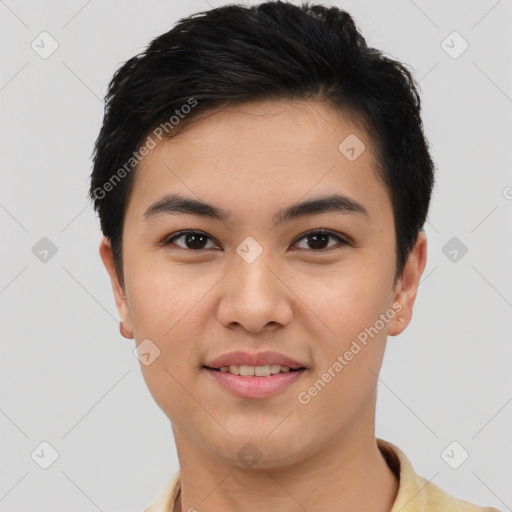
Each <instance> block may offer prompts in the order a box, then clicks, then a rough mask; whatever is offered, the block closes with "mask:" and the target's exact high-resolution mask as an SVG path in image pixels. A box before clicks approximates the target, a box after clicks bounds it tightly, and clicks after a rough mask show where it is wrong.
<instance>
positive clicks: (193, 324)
mask: <svg viewBox="0 0 512 512" xmlns="http://www.w3.org/2000/svg"><path fill="white" fill-rule="evenodd" d="M433 174H434V165H433V162H432V160H431V157H430V155H429V151H428V144H427V142H426V140H425V137H424V134H423V129H422V123H421V119H420V99H419V96H418V93H417V89H416V85H415V83H414V80H413V78H412V77H411V74H410V73H409V71H408V70H407V69H406V68H405V67H404V66H403V65H401V64H400V63H398V62H396V61H393V60H392V59H389V58H387V57H385V56H384V55H383V54H381V53H380V52H379V51H378V50H375V49H373V48H369V47H367V46H366V43H365V40H364V39H363V37H362V36H361V34H360V33H359V32H358V31H357V29H356V27H355V25H354V22H353V20H352V18H351V17H350V16H349V15H348V14H347V13H346V12H344V11H341V10H339V9H337V8H334V7H331V8H326V7H322V6H310V5H303V6H302V7H297V6H294V5H292V4H289V3H283V2H269V3H264V4H261V5H259V6H256V7H250V8H244V7H240V6H227V7H223V8H219V9H214V10H211V11H209V12H206V13H200V14H199V15H196V16H192V17H190V18H188V19H184V20H180V22H179V23H178V24H177V25H176V27H175V28H173V29H172V30H171V31H169V32H167V33H166V34H163V35H161V36H160V37H158V38H156V39H155V40H154V41H153V42H152V43H151V44H150V45H149V47H148V48H147V50H146V51H145V52H144V53H143V54H141V55H138V56H135V57H133V58H132V59H130V60H129V61H128V62H126V63H125V64H124V65H123V66H122V67H121V68H120V69H119V70H118V71H117V72H116V74H115V76H114V78H113V80H112V83H111V85H110V89H109V92H108V95H107V105H106V110H105V118H104V122H103V126H102V129H101V132H100V135H99V137H98V140H97V142H96V148H95V155H94V170H93V173H92V179H91V189H90V198H91V199H92V200H93V202H94V206H95V208H96V210H97V211H98V213H99V217H100V221H101V228H102V231H103V234H104V238H103V239H102V242H101V244H100V254H101V257H102V259H103V262H104V264H105V266H106V268H107V270H108V272H109V275H110V278H111V282H112V288H113V292H114V296H115V300H116V305H117V308H118V311H119V315H120V318H121V333H122V334H123V336H125V337H126V338H128V339H132V338H134V339H135V340H136V344H137V348H138V353H139V358H140V360H141V363H142V364H141V369H142V372H143V375H144V379H145V381H146V383H147V385H148V387H149V389H150V391H151V393H152V396H153V397H154V399H155V401H156V402H157V403H158V405H159V406H160V407H161V409H162V411H163V412H164V413H165V414H166V415H167V417H168V418H169V420H170V422H171V426H172V430H173V433H174V437H175V441H176V446H177V452H178V458H179V464H180V470H179V471H178V472H177V473H176V474H175V475H174V476H173V477H172V479H171V480H170V481H169V483H168V485H167V486H166V488H165V489H164V490H163V491H162V493H161V495H159V496H158V497H157V498H156V500H154V501H153V503H152V504H151V505H150V506H149V507H148V508H147V509H146V510H147V511H149V512H163V511H166V512H170V511H180V512H184V511H195V510H198V511H201V510H208V511H209V512H227V511H237V512H240V511H244V512H252V511H258V512H260V511H262V510H265V511H270V510H280V511H282V512H288V511H289V512H291V511H296V510H307V511H308V512H319V511H325V510H328V511H330V512H331V511H332V512H348V511H361V510H364V511H370V510H371V511H373V512H389V511H392V512H398V511H401V510H403V511H405V512H412V511H430V510H432V511H433V510H435V511H445V512H448V511H483V510H494V509H490V508H480V507H477V506H475V505H471V504H470V503H468V502H466V501H463V500H459V499H455V498H452V497H450V496H449V495H448V494H446V493H445V492H444V491H443V490H441V489H440V488H438V487H437V486H435V485H433V484H431V483H428V482H427V481H426V480H424V479H423V478H421V477H420V476H418V475H416V474H415V472H414V470H413V468H412V466H411V464H410V462H409V461H408V460H407V458H406V456H405V455H404V454H403V452H401V451H400V450H399V449H398V448H397V447H396V446H394V445H392V444H390V443H388V442H386V441H383V440H381V439H376V437H375V407H376V389H377V376H378V373H379V369H380V367H381V363H382V359H383V356H384V350H385V345H386V338H387V336H388V335H390V336H395V335H397V334H400V333H401V332H402V331H403V330H404V329H405V328H406V327H407V325H408V324H409V322H410V320H411V316H412V310H413V303H414V300H415V298H416V292H417V288H418V285H419V281H420V278H421V275H422V273H423V270H424V268H425V263H426V238H425V234H424V232H423V230H422V227H423V224H424V222H425V219H426V215H427V212H428V206H429V201H430V195H431V191H432V187H433V182H434V177H433Z"/></svg>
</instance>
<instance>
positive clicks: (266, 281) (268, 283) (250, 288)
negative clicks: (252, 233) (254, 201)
mask: <svg viewBox="0 0 512 512" xmlns="http://www.w3.org/2000/svg"><path fill="white" fill-rule="evenodd" d="M249 238H250V237H249ZM256 244H257V242H256V241H255V240H254V239H252V240H251V239H249V240H248V239H246V240H244V241H243V242H242V243H241V244H240V245H239V246H238V247H237V250H236V254H235V253H234V254H233V260H232V269H231V272H229V273H228V275H227V276H226V280H225V282H224V285H223V288H222V292H221V296H220V304H219V309H218V315H219V321H220V322H221V323H223V324H224V325H225V326H228V325H229V324H233V323H235V324H241V325H243V326H244V327H245V328H246V329H248V330H251V331H253V332H258V331H260V330H261V329H263V328H264V327H265V326H266V325H267V324H271V325H274V324H283V325H284V324H287V323H288V322H289V321H290V319H291V315H292V306H291V301H290V297H291V295H292V294H291V292H290V291H289V290H288V289H287V287H286V286H284V285H283V283H282V282H281V281H280V279H278V277H277V276H276V274H277V275H279V272H278V271H277V268H274V267H275V266H276V263H275V258H273V257H272V254H271V253H270V251H269V250H268V249H265V250H264V249H263V247H262V246H261V245H260V244H257V245H256Z"/></svg>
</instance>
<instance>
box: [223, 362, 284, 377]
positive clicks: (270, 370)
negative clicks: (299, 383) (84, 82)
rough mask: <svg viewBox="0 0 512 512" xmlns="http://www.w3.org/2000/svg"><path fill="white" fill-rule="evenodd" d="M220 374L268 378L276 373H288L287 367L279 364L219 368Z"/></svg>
mask: <svg viewBox="0 0 512 512" xmlns="http://www.w3.org/2000/svg"><path fill="white" fill-rule="evenodd" d="M219 370H220V371H221V372H224V373H226V372H229V373H232V374H233V375H242V376H244V377H252V376H254V375H255V376H257V377H268V376H269V375H276V374H278V373H287V372H289V371H290V367H289V366H281V365H279V364H271V365H266V366H249V365H245V364H243V365H242V366H236V365H231V366H229V367H228V366H221V367H220V368H219Z"/></svg>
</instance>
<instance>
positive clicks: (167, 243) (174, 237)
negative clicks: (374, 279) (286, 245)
mask: <svg viewBox="0 0 512 512" xmlns="http://www.w3.org/2000/svg"><path fill="white" fill-rule="evenodd" d="M189 234H195V235H203V236H205V237H206V238H208V239H210V240H212V238H211V237H209V236H208V235H207V234H206V233H203V232H202V231H195V230H186V231H180V232H179V233H176V234H174V235H172V236H171V237H168V238H167V239H165V240H164V241H163V242H162V245H163V246H166V247H167V246H170V245H172V244H173V243H174V241H175V240H178V239H179V238H182V237H183V236H185V235H189ZM311 235H327V236H330V237H334V238H337V239H338V240H339V243H340V244H341V245H342V246H343V245H349V243H348V242H347V241H346V240H345V239H344V238H342V237H341V236H340V235H338V234H337V233H333V232H332V231H327V230H324V229H318V230H313V231H308V232H306V233H304V234H302V235H301V236H300V237H299V238H297V239H296V241H295V242H294V243H293V245H295V244H296V243H298V242H299V241H300V240H302V239H304V238H307V237H308V236H311ZM177 247H178V248H179V249H182V250H184V251H192V252H202V251H206V250H208V249H189V248H188V247H179V246H177ZM332 249H333V247H328V248H325V249H309V250H310V251H313V252H328V251H330V250H332ZM299 250H308V249H299Z"/></svg>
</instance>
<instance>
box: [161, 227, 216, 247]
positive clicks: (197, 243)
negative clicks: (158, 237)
mask: <svg viewBox="0 0 512 512" xmlns="http://www.w3.org/2000/svg"><path fill="white" fill-rule="evenodd" d="M180 238H182V239H183V241H184V244H185V247H183V246H180V245H179V244H175V245H178V247H180V248H181V249H190V250H192V251H200V250H202V249H204V248H205V242H206V241H207V240H211V238H210V237H209V236H208V235H205V234H204V233H202V232H201V231H182V232H181V233H178V234H176V235H174V236H172V237H171V238H168V239H166V240H165V241H164V242H163V243H162V245H164V246H166V245H172V244H174V243H175V241H176V240H179V239H180ZM210 248H211V247H207V249H210Z"/></svg>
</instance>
